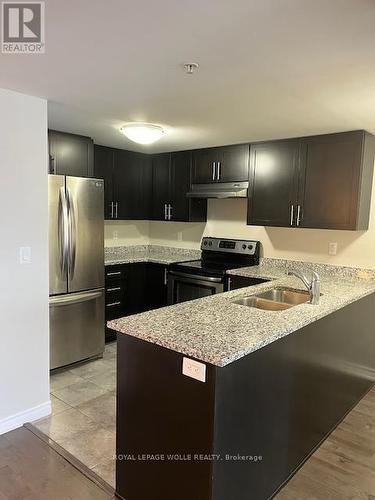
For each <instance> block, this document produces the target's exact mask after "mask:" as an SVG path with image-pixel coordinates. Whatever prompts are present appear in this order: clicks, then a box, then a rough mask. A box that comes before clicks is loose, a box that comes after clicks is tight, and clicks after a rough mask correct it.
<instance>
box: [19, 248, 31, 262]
mask: <svg viewBox="0 0 375 500" xmlns="http://www.w3.org/2000/svg"><path fill="white" fill-rule="evenodd" d="M19 258H20V264H31V247H20V251H19Z"/></svg>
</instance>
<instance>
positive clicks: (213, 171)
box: [212, 161, 216, 181]
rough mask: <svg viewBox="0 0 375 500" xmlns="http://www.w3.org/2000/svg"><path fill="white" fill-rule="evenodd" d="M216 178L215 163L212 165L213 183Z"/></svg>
mask: <svg viewBox="0 0 375 500" xmlns="http://www.w3.org/2000/svg"><path fill="white" fill-rule="evenodd" d="M215 178H216V161H214V162H213V163H212V180H213V181H214V180H215Z"/></svg>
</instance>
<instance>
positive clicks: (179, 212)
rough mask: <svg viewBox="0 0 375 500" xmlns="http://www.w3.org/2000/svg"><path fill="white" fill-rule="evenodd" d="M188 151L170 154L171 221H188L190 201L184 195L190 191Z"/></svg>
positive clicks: (189, 153)
mask: <svg viewBox="0 0 375 500" xmlns="http://www.w3.org/2000/svg"><path fill="white" fill-rule="evenodd" d="M191 160H192V155H191V152H190V151H182V152H178V153H172V158H171V184H170V187H171V207H172V208H171V220H173V221H182V222H188V221H189V220H190V210H189V208H190V201H191V200H189V199H188V198H186V193H187V192H188V191H189V189H190V176H191Z"/></svg>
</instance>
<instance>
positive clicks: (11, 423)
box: [0, 401, 51, 435]
mask: <svg viewBox="0 0 375 500" xmlns="http://www.w3.org/2000/svg"><path fill="white" fill-rule="evenodd" d="M50 413H51V401H46V402H45V403H42V404H40V405H38V406H34V408H30V409H28V410H25V411H21V412H19V413H16V414H15V415H12V416H10V417H7V418H4V419H3V420H0V435H1V434H5V432H9V431H12V430H13V429H17V428H18V427H22V426H23V424H25V423H26V422H33V421H34V420H38V419H39V418H43V417H46V416H47V415H50Z"/></svg>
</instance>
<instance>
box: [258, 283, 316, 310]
mask: <svg viewBox="0 0 375 500" xmlns="http://www.w3.org/2000/svg"><path fill="white" fill-rule="evenodd" d="M256 296H257V297H259V298H262V299H267V300H272V301H274V302H282V303H286V304H290V305H292V306H296V305H298V304H304V303H305V302H308V301H309V300H310V293H309V292H308V291H305V290H294V289H293V288H281V287H279V288H272V289H271V290H267V291H266V292H263V293H257V295H256Z"/></svg>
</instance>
